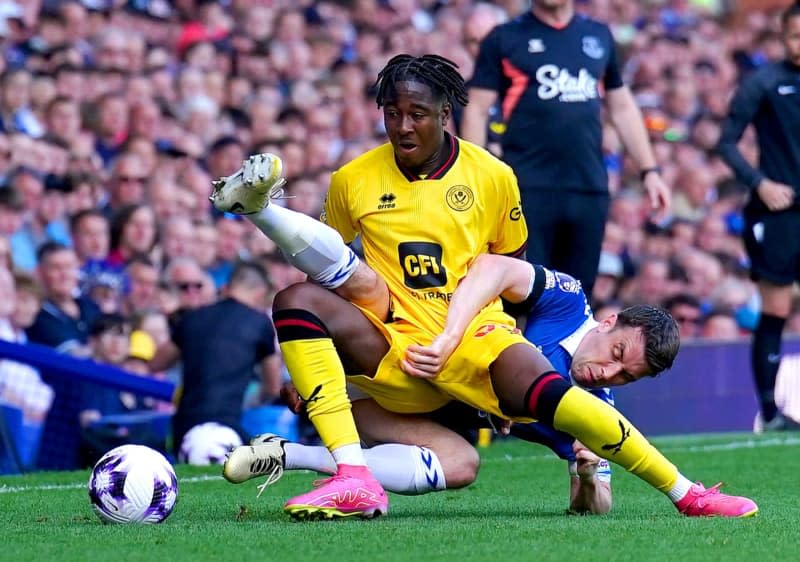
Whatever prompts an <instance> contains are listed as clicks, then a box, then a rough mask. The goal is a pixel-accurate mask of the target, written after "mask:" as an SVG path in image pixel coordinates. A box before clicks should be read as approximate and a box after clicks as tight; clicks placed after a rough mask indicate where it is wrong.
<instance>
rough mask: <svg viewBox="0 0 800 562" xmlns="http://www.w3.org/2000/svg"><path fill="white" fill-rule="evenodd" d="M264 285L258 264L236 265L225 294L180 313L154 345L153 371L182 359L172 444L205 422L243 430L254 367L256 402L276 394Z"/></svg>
mask: <svg viewBox="0 0 800 562" xmlns="http://www.w3.org/2000/svg"><path fill="white" fill-rule="evenodd" d="M268 287H269V283H268V280H267V276H266V272H265V271H264V270H263V268H262V267H261V266H259V265H256V264H254V263H249V262H241V263H239V264H237V266H236V267H235V268H234V271H233V273H232V274H231V279H230V283H229V284H228V286H227V287H226V291H225V298H223V299H222V300H220V301H219V302H217V303H215V304H211V305H207V306H203V307H200V308H197V309H195V310H192V311H189V312H186V313H185V314H184V315H183V316H182V317H181V318H180V320H178V322H177V323H176V324H175V325H174V326H173V329H172V335H171V341H170V342H168V343H166V344H164V345H162V346H160V347H159V349H158V351H157V353H156V356H155V358H154V359H153V361H152V363H151V367H152V368H153V369H154V370H156V371H161V370H164V369H165V368H167V367H169V366H171V365H172V364H174V363H175V362H176V361H177V360H178V359H179V358H180V359H182V361H183V391H182V394H181V401H180V403H179V405H178V410H177V412H176V414H175V418H174V421H173V432H174V443H175V447H176V448H179V447H180V444H181V440H182V439H183V436H184V435H185V434H186V432H188V431H189V430H190V429H191V428H192V427H194V426H195V425H199V424H202V423H206V422H217V423H220V424H222V425H226V426H228V427H231V428H233V429H235V430H236V431H238V432H239V433H240V434H242V433H243V431H242V429H241V427H240V425H239V424H240V420H241V417H242V404H243V402H244V394H245V390H246V388H247V386H248V384H249V383H250V381H251V380H252V379H253V376H254V373H253V369H254V368H255V367H257V366H259V367H260V370H261V392H260V396H261V400H262V401H264V402H271V401H272V400H274V399H275V398H276V397H277V395H278V392H279V390H280V383H281V378H280V372H279V361H278V357H277V355H276V354H275V331H274V328H273V326H272V321H271V320H270V318H269V317H268V316H267V315H266V314H265V313H264V309H265V306H266V297H267V290H268ZM243 437H247V436H245V435H243Z"/></svg>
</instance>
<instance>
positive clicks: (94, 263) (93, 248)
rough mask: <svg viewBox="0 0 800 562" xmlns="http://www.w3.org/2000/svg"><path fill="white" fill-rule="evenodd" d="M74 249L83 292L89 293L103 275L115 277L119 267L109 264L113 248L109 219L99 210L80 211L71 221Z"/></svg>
mask: <svg viewBox="0 0 800 562" xmlns="http://www.w3.org/2000/svg"><path fill="white" fill-rule="evenodd" d="M70 235H71V238H72V247H73V249H74V250H75V255H76V256H77V258H78V262H79V263H80V267H81V281H80V286H81V290H82V292H84V293H87V292H88V289H89V285H90V284H91V283H93V282H94V280H95V278H96V277H99V276H100V275H102V274H110V275H112V276H113V275H114V274H116V273H118V272H119V268H118V267H112V266H111V264H110V263H109V262H108V253H109V250H110V246H111V238H110V232H109V224H108V219H107V218H106V217H105V215H104V214H103V213H102V212H100V211H98V210H97V209H86V210H83V211H79V212H78V213H76V214H75V215H73V216H72V218H71V219H70Z"/></svg>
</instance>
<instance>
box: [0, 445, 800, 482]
mask: <svg viewBox="0 0 800 562" xmlns="http://www.w3.org/2000/svg"><path fill="white" fill-rule="evenodd" d="M794 445H800V437H786V438H783V439H781V438H778V437H774V438H771V439H759V440H755V439H746V440H744V441H729V442H727V443H712V444H710V445H691V446H688V447H663V448H660V449H659V450H660V451H661V452H663V453H698V452H703V453H708V452H713V451H734V450H737V449H758V448H762V447H785V446H794ZM542 459H552V460H560V459H558V458H557V457H555V456H554V455H553V454H551V453H549V452H548V453H543V454H541V455H525V456H512V455H506V456H505V457H503V458H497V459H483V460H482V461H481V462H484V463H495V462H509V461H513V462H516V461H531V460H542ZM292 472H310V471H307V470H304V471H296V470H293V471H292ZM222 479H223V478H222V476H209V475H201V476H188V477H186V478H180V479H179V480H178V483H179V484H186V483H189V484H191V483H196V482H216V481H220V480H222ZM85 487H86V483H73V484H39V485H36V486H8V485H5V484H3V485H0V494H19V493H22V492H39V491H52V490H79V489H81V488H85Z"/></svg>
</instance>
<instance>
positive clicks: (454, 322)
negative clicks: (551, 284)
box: [402, 254, 534, 378]
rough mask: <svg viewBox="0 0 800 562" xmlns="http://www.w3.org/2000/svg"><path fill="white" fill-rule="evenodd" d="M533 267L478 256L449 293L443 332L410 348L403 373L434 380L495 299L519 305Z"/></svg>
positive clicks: (502, 258) (530, 281)
mask: <svg viewBox="0 0 800 562" xmlns="http://www.w3.org/2000/svg"><path fill="white" fill-rule="evenodd" d="M533 274H534V273H533V266H532V265H530V264H529V263H527V262H525V261H522V260H519V259H516V258H510V257H507V256H500V255H495V254H481V255H479V256H478V257H477V259H476V260H475V261H474V262H473V263H472V265H471V266H470V268H469V271H468V272H467V275H466V276H465V277H464V278H463V279H462V280H461V283H459V285H458V288H457V289H456V291H455V292H454V293H453V298H452V300H451V301H450V307H449V309H448V311H447V321H446V323H445V327H444V331H443V332H442V333H441V334H440V335H439V336H437V337H436V339H434V340H433V342H432V343H431V345H428V346H419V345H410V346H409V347H408V349H407V350H406V358H405V360H403V363H402V365H403V370H404V371H405V372H406V373H408V374H409V375H412V376H417V377H423V378H428V377H434V376H436V375H437V374H438V373H439V371H441V370H442V368H443V367H444V364H445V363H446V362H447V360H448V359H449V358H450V355H452V353H453V351H455V349H456V347H458V344H459V343H460V342H461V338H462V337H463V336H464V332H465V331H466V329H467V326H469V323H470V322H472V319H473V318H475V316H476V315H477V314H478V312H480V310H481V309H482V308H483V307H485V306H486V305H487V304H489V303H490V302H492V301H493V300H494V299H496V298H497V297H498V296H502V297H503V298H504V299H506V300H508V301H510V302H522V301H523V300H525V299H526V298H527V296H528V294H530V291H531V287H532V286H533Z"/></svg>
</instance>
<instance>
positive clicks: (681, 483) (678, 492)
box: [667, 473, 694, 503]
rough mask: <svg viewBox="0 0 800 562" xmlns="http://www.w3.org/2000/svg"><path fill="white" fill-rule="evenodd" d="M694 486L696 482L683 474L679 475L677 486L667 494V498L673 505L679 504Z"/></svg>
mask: <svg viewBox="0 0 800 562" xmlns="http://www.w3.org/2000/svg"><path fill="white" fill-rule="evenodd" d="M692 486H694V482H692V481H691V480H689V479H688V478H686V477H685V476H684V475H683V474H681V473H678V481H677V482H675V485H674V486H673V487H672V488H671V489H670V491H669V492H667V496H669V499H671V500H672V503H678V502H679V501H681V500H682V499H683V497H684V496H685V495H686V494H687V493H689V488H691V487H692Z"/></svg>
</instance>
